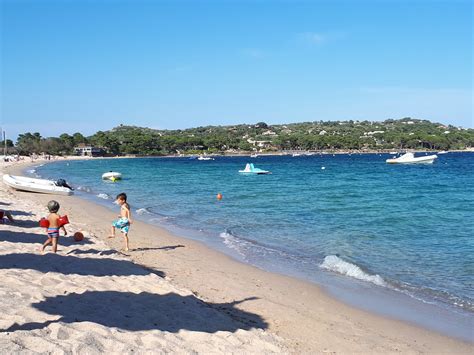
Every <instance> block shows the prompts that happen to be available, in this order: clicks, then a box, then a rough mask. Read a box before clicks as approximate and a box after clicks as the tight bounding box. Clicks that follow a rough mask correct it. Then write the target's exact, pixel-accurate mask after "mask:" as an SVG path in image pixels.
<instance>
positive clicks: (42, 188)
mask: <svg viewBox="0 0 474 355" xmlns="http://www.w3.org/2000/svg"><path fill="white" fill-rule="evenodd" d="M3 182H4V184H5V185H7V186H9V187H11V188H13V189H15V190H19V191H26V192H37V193H42V194H51V195H62V196H69V195H72V194H73V193H74V192H73V191H72V190H71V189H68V188H67V187H62V186H56V184H55V182H54V181H52V180H45V179H34V178H28V177H25V176H13V175H9V174H5V175H3Z"/></svg>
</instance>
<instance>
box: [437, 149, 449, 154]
mask: <svg viewBox="0 0 474 355" xmlns="http://www.w3.org/2000/svg"><path fill="white" fill-rule="evenodd" d="M447 153H448V152H447V151H445V150H442V151H440V152H438V154H447Z"/></svg>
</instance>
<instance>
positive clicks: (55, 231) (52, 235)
mask: <svg viewBox="0 0 474 355" xmlns="http://www.w3.org/2000/svg"><path fill="white" fill-rule="evenodd" d="M59 207H60V206H59V203H58V202H57V201H54V200H51V201H49V202H48V210H49V216H48V218H47V219H48V222H49V226H48V228H46V232H47V233H48V239H47V240H46V241H45V242H44V244H43V246H42V247H41V253H44V249H45V248H46V247H47V246H48V245H49V244H52V247H53V253H56V252H57V251H58V239H59V230H60V229H62V230H63V231H64V235H67V231H66V228H65V227H64V226H63V225H62V224H61V221H60V218H61V216H60V215H59V214H58V212H59Z"/></svg>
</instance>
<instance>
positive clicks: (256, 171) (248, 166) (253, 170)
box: [239, 163, 271, 175]
mask: <svg viewBox="0 0 474 355" xmlns="http://www.w3.org/2000/svg"><path fill="white" fill-rule="evenodd" d="M239 173H241V174H256V175H265V174H271V172H269V171H268V170H263V169H259V168H256V167H254V166H253V164H252V163H247V164H246V165H245V169H243V170H239Z"/></svg>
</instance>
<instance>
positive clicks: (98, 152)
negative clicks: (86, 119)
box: [74, 143, 105, 157]
mask: <svg viewBox="0 0 474 355" xmlns="http://www.w3.org/2000/svg"><path fill="white" fill-rule="evenodd" d="M74 153H75V154H76V155H79V156H82V157H86V156H89V157H101V156H104V155H105V151H104V149H103V148H98V147H93V146H91V145H86V144H84V143H81V144H79V145H78V146H77V147H74Z"/></svg>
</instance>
